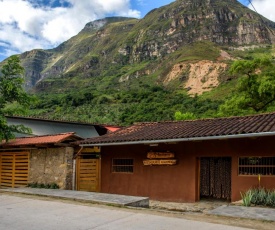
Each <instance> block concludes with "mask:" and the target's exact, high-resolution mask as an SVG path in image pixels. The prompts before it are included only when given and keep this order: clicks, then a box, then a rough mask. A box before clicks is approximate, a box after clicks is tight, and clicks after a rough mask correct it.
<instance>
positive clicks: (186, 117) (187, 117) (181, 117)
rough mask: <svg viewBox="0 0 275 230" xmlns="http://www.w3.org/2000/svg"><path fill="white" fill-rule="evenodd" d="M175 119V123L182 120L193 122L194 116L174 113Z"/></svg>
mask: <svg viewBox="0 0 275 230" xmlns="http://www.w3.org/2000/svg"><path fill="white" fill-rule="evenodd" d="M175 119H176V120H177V121H182V120H195V119H196V116H195V114H193V113H190V112H186V113H181V112H179V111H178V112H175Z"/></svg>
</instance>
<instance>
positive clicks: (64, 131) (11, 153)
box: [0, 116, 120, 191]
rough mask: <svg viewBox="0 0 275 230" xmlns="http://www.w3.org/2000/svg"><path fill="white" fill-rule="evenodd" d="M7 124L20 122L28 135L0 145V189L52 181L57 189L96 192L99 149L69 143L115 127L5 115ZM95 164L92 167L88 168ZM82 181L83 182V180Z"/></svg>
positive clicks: (113, 129)
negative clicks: (27, 131) (29, 131)
mask: <svg viewBox="0 0 275 230" xmlns="http://www.w3.org/2000/svg"><path fill="white" fill-rule="evenodd" d="M6 118H7V121H8V124H9V125H24V126H26V127H28V128H31V129H32V134H30V135H29V134H19V133H16V134H15V135H16V139H14V140H10V141H8V142H7V143H5V142H3V143H2V144H0V188H1V187H2V188H4V187H22V186H26V185H27V184H30V183H40V184H49V183H56V184H57V185H59V187H60V188H61V189H78V190H85V191H87V190H88V191H99V187H100V184H99V180H95V179H94V178H95V177H96V178H99V176H98V175H99V172H100V171H99V168H98V167H99V165H100V164H99V162H100V157H99V155H98V154H97V153H98V152H99V148H80V147H79V146H78V145H74V144H72V143H73V142H75V141H78V140H83V139H84V138H87V137H89V138H92V137H98V136H100V135H104V134H106V133H109V132H113V131H115V130H117V129H119V128H120V127H119V126H113V125H98V124H90V123H84V122H72V121H60V120H49V119H42V118H33V117H20V116H6ZM90 167H95V169H93V168H92V169H90ZM83 181H84V182H85V183H83Z"/></svg>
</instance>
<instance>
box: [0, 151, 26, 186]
mask: <svg viewBox="0 0 275 230" xmlns="http://www.w3.org/2000/svg"><path fill="white" fill-rule="evenodd" d="M28 179H29V153H28V152H16V153H14V152H4V153H0V187H1V188H18V187H24V186H26V185H27V184H28Z"/></svg>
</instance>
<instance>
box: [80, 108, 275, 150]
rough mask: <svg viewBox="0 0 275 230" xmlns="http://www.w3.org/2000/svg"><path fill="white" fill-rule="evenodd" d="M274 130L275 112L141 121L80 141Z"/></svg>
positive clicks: (204, 136) (113, 140)
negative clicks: (164, 120) (200, 118)
mask: <svg viewBox="0 0 275 230" xmlns="http://www.w3.org/2000/svg"><path fill="white" fill-rule="evenodd" d="M270 132H274V135H275V113H268V114H260V115H251V116H243V117H228V118H213V119H203V120H192V121H191V120H189V121H166V122H148V123H137V124H134V125H132V126H130V127H128V128H123V129H120V130H118V131H116V132H113V133H109V134H106V135H104V136H101V137H95V138H90V139H86V140H83V141H80V142H78V143H79V144H80V145H85V144H91V145H92V144H108V143H109V144H110V145H111V144H112V143H116V144H119V143H122V144H123V143H126V142H131V143H133V142H139V143H142V142H143V141H144V142H145V141H158V140H175V141H176V140H177V139H190V138H206V137H217V138H218V137H222V136H230V135H231V136H232V135H234V136H235V137H236V135H240V137H241V136H242V134H252V133H253V134H261V133H270Z"/></svg>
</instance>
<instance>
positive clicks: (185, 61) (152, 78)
mask: <svg viewBox="0 0 275 230" xmlns="http://www.w3.org/2000/svg"><path fill="white" fill-rule="evenodd" d="M274 34H275V23H274V22H272V21H269V20H268V19H265V18H264V17H262V16H260V15H259V14H257V13H255V12H253V11H251V10H250V9H248V8H247V7H245V6H243V5H241V4H240V3H239V2H238V1H237V0H223V1H221V0H177V1H175V2H173V3H171V4H169V5H167V6H163V7H161V8H158V9H154V10H152V11H151V12H149V13H148V14H147V15H146V16H145V17H144V18H143V19H134V18H123V17H109V18H104V19H100V20H96V21H93V22H90V23H88V24H87V25H86V26H85V27H84V29H83V30H82V31H81V32H80V33H79V34H77V35H76V36H74V37H72V38H71V39H69V40H68V41H66V42H64V43H62V44H61V45H59V46H58V47H56V48H54V49H51V50H32V51H29V52H25V53H23V54H21V55H20V58H21V61H22V65H23V66H24V68H25V70H26V77H27V78H26V79H27V84H26V88H27V89H28V90H29V91H32V92H35V93H37V94H40V95H44V99H45V97H46V96H45V95H47V94H51V95H55V97H56V98H62V99H60V101H63V102H64V101H66V102H69V101H70V102H71V103H72V106H76V107H77V106H80V105H81V103H82V102H83V103H86V102H87V100H86V99H87V98H88V99H89V100H90V102H89V103H90V104H93V103H94V104H96V105H98V106H99V105H100V104H104V103H109V104H112V105H115V104H116V106H117V108H118V109H117V108H116V109H115V110H120V112H121V110H123V111H124V109H125V108H124V106H121V103H123V101H124V102H125V100H126V101H127V100H128V99H127V96H125V95H126V94H127V93H128V92H133V94H131V97H135V96H133V95H134V93H136V92H137V91H140V90H142V89H143V90H145V91H146V90H148V89H149V88H150V90H151V91H150V93H149V96H150V95H151V94H152V95H154V94H155V93H156V91H162V90H170V92H171V94H169V95H170V96H168V95H166V94H165V95H166V96H165V97H169V98H170V97H172V96H171V95H175V93H176V92H180V93H182V94H188V95H191V96H194V95H196V94H197V95H201V94H202V93H203V92H206V91H211V90H212V89H214V88H217V87H218V86H219V85H220V84H221V83H224V82H229V81H231V80H232V79H233V78H234V76H230V75H229V74H228V72H227V69H228V65H229V64H230V63H231V62H232V60H234V59H236V58H244V57H245V56H246V55H248V54H249V53H250V54H251V53H253V52H272V45H273V44H274V42H275V36H274ZM154 87H155V88H154ZM80 92H81V94H83V95H84V94H85V95H86V96H83V97H84V99H83V98H82V99H83V100H84V101H83V100H81V99H79V100H78V102H72V101H77V100H75V98H74V97H76V95H78V94H79V93H80ZM91 92H92V93H91ZM118 92H119V93H120V95H119V96H118ZM64 95H65V96H64ZM87 95H89V96H87ZM121 95H123V96H121ZM146 95H147V96H148V94H146ZM122 97H123V99H122ZM64 98H65V99H64ZM125 98H126V99H125ZM128 98H129V97H128ZM210 99H211V98H210ZM55 100H59V99H55ZM141 100H143V99H141ZM152 100H153V99H152ZM154 100H155V99H154ZM63 102H62V103H63ZM128 102H129V103H130V101H129V100H128ZM56 103H57V104H58V103H59V104H60V103H61V102H56ZM64 103H65V102H64ZM83 103H82V104H83ZM119 103H120V105H118V104H119ZM135 103H137V101H136V102H135ZM146 103H147V106H149V107H150V102H146ZM53 104H54V103H53ZM60 106H61V104H60ZM62 106H63V104H62ZM127 106H129V105H127ZM127 106H126V107H127ZM42 107H43V106H41V108H40V109H42ZM46 107H47V106H46ZM44 108H45V106H44ZM110 108H111V106H108V109H107V110H106V109H105V110H104V109H99V111H98V112H99V113H102V111H104V112H103V113H106V111H107V112H108V113H109V112H110ZM177 108H178V107H177ZM94 109H95V106H94ZM59 110H60V108H59ZM47 111H48V112H49V110H47ZM52 111H56V106H55V107H54V109H53V110H52ZM68 112H69V111H68ZM70 112H71V111H70ZM82 112H83V111H82ZM120 112H118V113H120ZM151 112H153V111H151ZM173 112H174V110H173ZM79 113H81V112H79ZM127 114H128V115H129V114H130V112H129V111H128V112H127ZM120 115H121V114H120ZM52 116H54V115H53V114H52ZM98 116H100V115H98ZM169 118H170V119H171V116H168V117H165V116H164V117H161V118H159V119H169ZM110 119H111V118H110ZM139 119H140V120H142V119H141V118H139ZM139 119H135V118H134V117H133V118H132V120H129V121H128V123H129V122H132V121H133V120H139ZM153 119H154V117H150V118H148V119H146V120H153ZM99 121H101V120H100V119H99ZM106 121H108V122H110V121H109V120H108V119H107V120H106ZM118 122H121V118H119V119H118ZM122 123H123V122H122Z"/></svg>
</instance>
